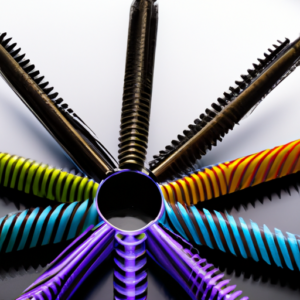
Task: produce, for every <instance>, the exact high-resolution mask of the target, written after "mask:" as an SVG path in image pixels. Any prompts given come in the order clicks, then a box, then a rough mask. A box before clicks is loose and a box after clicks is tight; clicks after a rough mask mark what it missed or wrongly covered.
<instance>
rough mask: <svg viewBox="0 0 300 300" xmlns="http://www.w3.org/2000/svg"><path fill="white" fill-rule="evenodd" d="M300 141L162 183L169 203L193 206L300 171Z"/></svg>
mask: <svg viewBox="0 0 300 300" xmlns="http://www.w3.org/2000/svg"><path fill="white" fill-rule="evenodd" d="M299 157H300V140H296V141H293V142H290V143H288V144H286V145H282V146H278V147H275V148H273V149H268V150H265V151H261V152H259V153H256V154H252V155H249V156H245V157H242V158H238V159H236V160H233V161H231V162H225V163H220V164H218V165H213V166H209V167H206V168H203V169H201V170H200V171H198V172H196V173H194V174H191V175H189V176H186V177H184V178H182V179H179V180H177V181H173V182H170V183H166V184H163V185H161V189H162V192H163V194H164V198H165V199H166V200H167V201H168V202H170V203H173V204H174V203H177V202H179V203H181V204H183V205H188V206H190V205H193V204H197V203H198V202H202V201H205V200H209V199H212V198H217V197H220V196H222V195H226V194H230V193H233V192H236V191H239V190H242V189H245V188H248V187H251V186H255V185H257V184H259V183H262V182H266V181H270V180H273V179H276V178H280V177H283V176H286V175H289V174H293V173H296V172H298V171H299V170H300V160H299Z"/></svg>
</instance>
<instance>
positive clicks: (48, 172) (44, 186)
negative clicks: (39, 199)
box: [41, 167, 55, 198]
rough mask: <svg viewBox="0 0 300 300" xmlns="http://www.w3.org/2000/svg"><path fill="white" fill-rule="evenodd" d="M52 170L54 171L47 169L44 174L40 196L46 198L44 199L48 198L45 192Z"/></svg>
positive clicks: (50, 168)
mask: <svg viewBox="0 0 300 300" xmlns="http://www.w3.org/2000/svg"><path fill="white" fill-rule="evenodd" d="M54 170H55V169H54V168H52V167H48V168H47V169H46V172H45V173H44V177H43V182H42V189H41V194H42V195H43V196H44V197H46V198H48V196H47V194H48V193H47V191H46V187H47V182H48V178H49V176H50V177H51V176H52V174H51V173H52V172H53V171H54Z"/></svg>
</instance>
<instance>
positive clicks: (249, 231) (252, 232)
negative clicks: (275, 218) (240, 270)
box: [161, 202, 300, 271]
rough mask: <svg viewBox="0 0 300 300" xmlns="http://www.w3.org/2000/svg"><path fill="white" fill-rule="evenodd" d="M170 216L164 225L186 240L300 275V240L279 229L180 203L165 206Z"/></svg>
mask: <svg viewBox="0 0 300 300" xmlns="http://www.w3.org/2000/svg"><path fill="white" fill-rule="evenodd" d="M165 207H166V214H165V216H164V218H163V219H162V220H161V223H162V224H164V225H165V226H167V227H168V228H169V229H175V231H176V232H178V233H179V234H180V235H181V236H182V237H183V238H185V239H187V240H189V241H193V242H194V243H196V244H198V245H206V246H208V247H210V248H212V249H219V250H221V251H223V252H230V253H232V254H233V255H235V256H242V257H243V258H249V257H251V258H252V259H254V260H255V261H257V262H258V261H265V262H266V263H268V264H269V265H271V264H274V265H276V266H278V267H281V268H284V267H287V268H289V269H290V270H299V271H300V240H299V238H298V236H296V235H294V234H292V233H289V232H287V237H285V236H284V235H283V233H282V232H281V231H280V230H279V229H276V228H275V234H273V233H272V232H271V231H270V230H269V228H268V227H267V226H266V225H264V226H263V228H259V227H258V225H257V224H256V223H254V222H253V221H251V220H250V225H247V223H246V222H245V221H244V219H243V218H241V217H240V218H239V220H238V221H236V220H235V218H234V217H233V216H231V215H229V214H227V213H226V214H223V213H220V212H217V211H214V212H210V211H208V210H207V209H202V210H198V209H197V208H196V207H195V206H191V207H189V208H185V207H184V206H183V205H181V204H180V203H177V204H176V205H175V204H169V203H167V202H165Z"/></svg>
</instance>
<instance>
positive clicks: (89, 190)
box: [84, 180, 94, 200]
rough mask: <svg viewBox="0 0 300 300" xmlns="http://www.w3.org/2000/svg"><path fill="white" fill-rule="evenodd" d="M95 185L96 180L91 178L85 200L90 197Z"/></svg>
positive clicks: (86, 189)
mask: <svg viewBox="0 0 300 300" xmlns="http://www.w3.org/2000/svg"><path fill="white" fill-rule="evenodd" d="M93 185H94V180H90V181H89V182H88V184H87V186H86V188H85V192H84V199H85V200H86V199H89V198H90V192H91V189H92V187H93Z"/></svg>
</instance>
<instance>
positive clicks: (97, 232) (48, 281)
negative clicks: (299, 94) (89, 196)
mask: <svg viewBox="0 0 300 300" xmlns="http://www.w3.org/2000/svg"><path fill="white" fill-rule="evenodd" d="M113 241H114V230H113V229H112V228H111V227H110V226H109V225H107V224H105V223H103V222H102V224H99V226H96V227H94V228H93V226H89V228H88V229H87V230H86V231H85V232H84V233H83V234H82V235H81V236H80V237H78V238H77V239H76V240H75V241H73V242H72V243H71V244H70V245H69V246H68V247H67V248H66V249H65V250H64V251H63V252H62V253H61V254H60V255H59V256H58V257H57V258H56V259H55V260H54V261H53V262H52V263H51V264H50V265H48V267H47V269H46V270H45V272H44V273H43V274H42V275H41V276H39V278H38V279H37V280H36V281H35V282H34V283H33V284H32V285H31V286H30V287H28V288H27V289H26V290H25V291H24V292H23V294H22V295H21V296H20V297H18V298H17V299H18V300H27V299H30V300H58V299H60V300H63V299H64V300H66V299H80V298H78V296H77V297H76V295H74V297H72V295H73V294H74V292H75V291H76V290H77V288H78V287H79V286H80V285H81V284H82V282H83V281H84V280H86V278H87V277H88V276H89V275H90V274H91V273H92V272H93V271H94V270H95V269H96V268H97V267H98V266H99V265H100V264H101V263H102V262H103V260H104V259H106V257H107V256H108V255H109V254H110V253H111V252H112V250H113Z"/></svg>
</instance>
